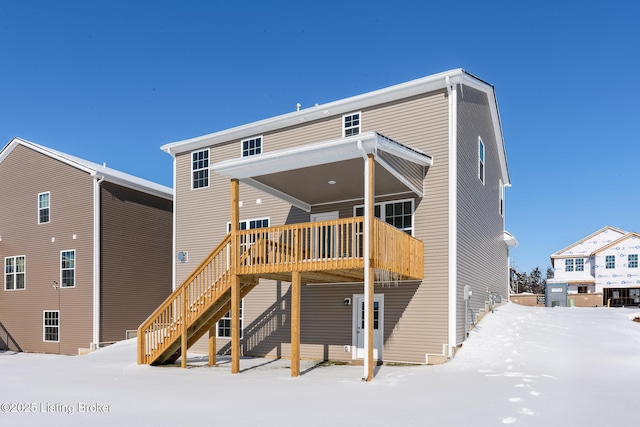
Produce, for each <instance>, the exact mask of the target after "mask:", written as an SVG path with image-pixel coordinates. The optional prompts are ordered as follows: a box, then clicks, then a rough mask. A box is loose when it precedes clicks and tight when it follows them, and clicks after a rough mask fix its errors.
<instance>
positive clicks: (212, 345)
mask: <svg viewBox="0 0 640 427" xmlns="http://www.w3.org/2000/svg"><path fill="white" fill-rule="evenodd" d="M209 366H216V325H215V324H214V325H213V326H212V327H211V329H209Z"/></svg>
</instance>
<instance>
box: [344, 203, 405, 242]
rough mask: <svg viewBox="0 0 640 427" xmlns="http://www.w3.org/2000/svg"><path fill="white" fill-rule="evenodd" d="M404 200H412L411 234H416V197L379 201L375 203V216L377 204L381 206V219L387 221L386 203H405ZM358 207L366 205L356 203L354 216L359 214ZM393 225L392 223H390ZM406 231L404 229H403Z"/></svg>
mask: <svg viewBox="0 0 640 427" xmlns="http://www.w3.org/2000/svg"><path fill="white" fill-rule="evenodd" d="M404 202H411V236H415V214H416V203H415V199H411V198H408V199H398V200H387V201H385V202H378V203H374V204H373V208H374V209H373V212H374V216H375V207H376V206H380V218H378V219H380V220H381V221H386V219H387V218H386V213H385V212H384V210H383V208H384V206H385V205H388V204H392V203H404ZM358 208H364V205H355V206H354V207H353V216H354V217H355V216H357V215H356V209H358ZM390 225H391V224H390ZM398 230H400V229H398ZM402 231H404V230H402Z"/></svg>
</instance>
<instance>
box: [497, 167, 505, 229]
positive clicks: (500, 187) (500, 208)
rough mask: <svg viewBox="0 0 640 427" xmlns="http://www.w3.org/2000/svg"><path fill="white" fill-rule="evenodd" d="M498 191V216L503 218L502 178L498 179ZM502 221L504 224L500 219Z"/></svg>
mask: <svg viewBox="0 0 640 427" xmlns="http://www.w3.org/2000/svg"><path fill="white" fill-rule="evenodd" d="M498 192H499V194H498V203H499V205H498V211H499V212H500V216H501V217H502V218H503V219H504V184H503V183H502V178H501V179H499V180H498ZM502 223H503V224H504V221H502ZM503 227H504V225H503Z"/></svg>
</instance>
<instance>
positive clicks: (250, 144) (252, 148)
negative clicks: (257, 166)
mask: <svg viewBox="0 0 640 427" xmlns="http://www.w3.org/2000/svg"><path fill="white" fill-rule="evenodd" d="M260 153H262V137H261V136H258V137H255V138H251V139H245V140H244V141H242V157H248V156H255V155H256V154H260Z"/></svg>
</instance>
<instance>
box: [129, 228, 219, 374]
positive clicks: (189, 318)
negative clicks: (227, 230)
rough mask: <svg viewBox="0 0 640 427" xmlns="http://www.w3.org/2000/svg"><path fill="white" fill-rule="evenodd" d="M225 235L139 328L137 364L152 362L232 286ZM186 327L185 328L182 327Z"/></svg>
mask: <svg viewBox="0 0 640 427" xmlns="http://www.w3.org/2000/svg"><path fill="white" fill-rule="evenodd" d="M230 249H231V237H230V235H227V236H226V237H225V239H224V240H222V242H220V244H219V245H218V246H217V247H216V248H215V249H214V250H213V251H212V252H211V253H210V254H209V256H208V257H207V258H205V260H204V261H202V263H201V264H200V265H199V266H198V267H197V268H196V269H195V270H194V271H193V273H191V275H190V276H189V277H188V278H187V279H186V280H185V281H184V282H183V283H182V285H180V287H178V288H177V289H176V290H175V291H174V292H173V293H172V294H171V295H169V297H168V298H167V299H166V300H165V301H164V302H163V303H162V305H160V307H158V308H157V309H156V311H154V312H153V313H152V314H151V315H150V316H149V317H148V318H147V320H146V321H145V322H144V323H143V324H142V325H140V327H139V328H138V363H140V364H150V363H153V362H154V361H155V360H156V359H157V358H158V356H159V355H160V354H162V353H163V352H164V351H165V350H166V349H167V348H168V347H169V346H170V345H171V344H172V343H173V342H175V341H176V340H177V339H178V338H179V337H181V334H182V333H183V328H188V327H189V326H190V325H191V324H192V323H193V322H195V321H196V320H198V318H199V317H200V315H202V313H204V311H205V310H207V309H208V308H209V307H210V306H211V305H212V304H213V303H214V302H215V301H216V300H217V299H218V297H219V296H220V295H222V294H223V293H224V292H225V291H227V290H228V289H229V287H230V286H231V280H230V274H229V264H228V263H229V259H230V256H229V255H230V254H229V251H230ZM184 330H186V329H184Z"/></svg>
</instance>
